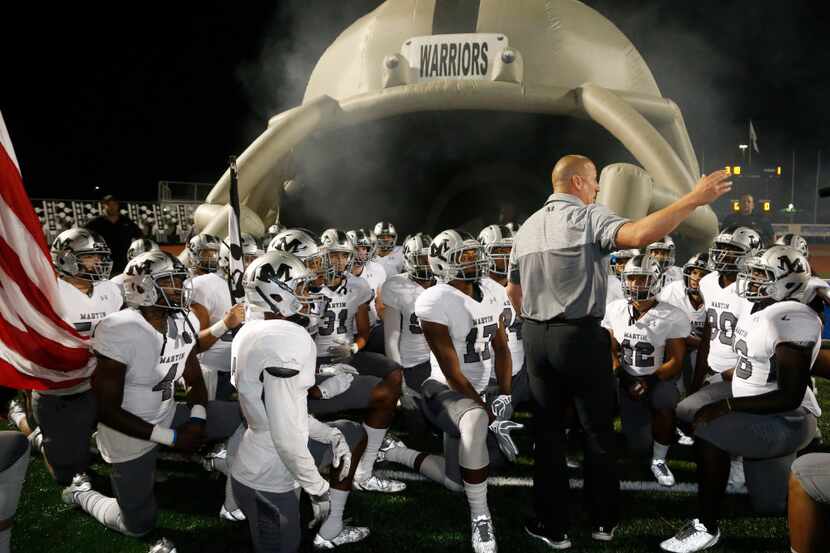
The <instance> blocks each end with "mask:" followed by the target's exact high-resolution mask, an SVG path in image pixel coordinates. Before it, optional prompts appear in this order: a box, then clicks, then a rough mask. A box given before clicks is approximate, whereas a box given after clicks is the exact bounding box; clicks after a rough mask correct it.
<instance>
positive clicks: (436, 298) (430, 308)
mask: <svg viewBox="0 0 830 553" xmlns="http://www.w3.org/2000/svg"><path fill="white" fill-rule="evenodd" d="M432 290H433V289H432V288H431V289H430V290H427V291H426V292H424V293H423V294H421V295H420V296H418V299H417V300H416V301H415V315H417V316H418V318H419V319H421V320H422V321H427V322H429V323H438V324H442V325H444V326H450V317H449V315H448V313H447V310H446V309H445V306H444V305H443V303H444V302H442V301H441V299H442V298H441V296H442V295H441V294H430V293H429V292H430V291H432Z"/></svg>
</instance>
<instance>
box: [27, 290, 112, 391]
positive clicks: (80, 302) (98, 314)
mask: <svg viewBox="0 0 830 553" xmlns="http://www.w3.org/2000/svg"><path fill="white" fill-rule="evenodd" d="M58 294H60V298H61V302H60V307H59V308H58V310H59V313H58V314H59V315H60V317H61V318H62V319H63V320H64V321H66V322H67V323H69V324H70V325H72V326H73V327H74V328H75V330H77V331H78V334H80V335H81V336H86V337H89V336H92V332H93V331H94V330H95V326H96V325H97V324H98V323H99V322H100V321H101V320H102V319H103V318H104V317H106V316H107V315H109V314H110V313H115V312H116V311H118V310H119V309H121V305H122V304H123V298H122V296H121V291H120V290H119V289H118V287H117V286H116V285H115V284H113V283H112V282H110V281H108V280H100V281H97V282H93V283H92V292H91V293H90V294H89V295H87V294H84V293H83V292H81V291H80V290H78V289H77V288H75V287H74V286H72V285H71V284H69V283H68V282H66V281H65V280H63V279H62V278H59V279H58ZM94 365H95V358H94V357H93V358H91V359H90V360H89V362H88V363H87V367H88V368H92V367H93V366H94ZM90 387H91V386H90V383H89V380H84V381H83V382H81V383H79V384H76V385H75V386H72V387H70V388H64V389H59V390H41V391H39V392H38V393H39V394H44V395H53V396H63V395H71V394H78V393H81V392H85V391H87V390H89V389H90Z"/></svg>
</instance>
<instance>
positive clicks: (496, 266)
mask: <svg viewBox="0 0 830 553" xmlns="http://www.w3.org/2000/svg"><path fill="white" fill-rule="evenodd" d="M478 239H479V241H480V242H481V244H482V245H483V246H484V253H485V255H486V256H487V260H488V267H487V270H488V273H487V278H483V279H482V280H481V284H482V286H496V285H498V286H501V287H502V288H504V289H506V287H507V271H508V266H509V265H510V252H511V251H512V250H513V231H512V230H510V229H509V228H507V227H506V226H500V225H490V226H488V227H485V228H484V229H483V230H482V231H481V232H480V233H479V235H478ZM494 293H498V292H497V291H496V292H494ZM505 294H506V292H505ZM502 317H503V318H504V326H505V328H506V329H507V344H508V347H509V348H510V357H511V362H512V367H513V377H512V380H513V383H512V393H511V396H510V398H509V400H510V401H511V408H515V406H517V405H519V404H521V403H525V402H527V401H529V400H530V385H529V384H528V380H527V371H525V370H524V368H525V350H524V344H523V343H522V319H521V317H519V316H518V315H517V314H516V310H515V309H514V308H513V304H512V303H510V300H509V299H508V300H507V302H506V303H505V304H504V309H503V311H502ZM490 362H491V361H488V363H490ZM492 376H493V375H492V374H491V381H492V380H493V378H492ZM497 391H498V388H497V387H496V389H495V390H491V392H492V393H491V394H488V395H491V396H495V395H497V394H496V392H497Z"/></svg>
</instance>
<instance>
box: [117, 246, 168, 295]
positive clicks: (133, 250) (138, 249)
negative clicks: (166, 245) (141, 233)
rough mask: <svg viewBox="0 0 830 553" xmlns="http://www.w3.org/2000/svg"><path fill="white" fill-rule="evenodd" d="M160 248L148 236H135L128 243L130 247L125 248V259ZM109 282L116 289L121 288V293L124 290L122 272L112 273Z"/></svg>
mask: <svg viewBox="0 0 830 553" xmlns="http://www.w3.org/2000/svg"><path fill="white" fill-rule="evenodd" d="M160 250H161V248H160V247H159V245H158V244H157V243H156V242H155V241H153V240H150V239H149V238H136V239H135V240H133V241H132V242H131V243H130V247H129V248H127V261H129V260H131V259H132V258H134V257H135V256H137V255H139V254H142V253H145V252H157V251H160ZM110 282H112V283H113V284H115V285H116V286H118V289H119V290H121V292H122V294H123V292H124V273H121V274H118V275H114V276H113V277H112V278H110Z"/></svg>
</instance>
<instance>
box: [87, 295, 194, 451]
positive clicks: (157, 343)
mask: <svg viewBox="0 0 830 553" xmlns="http://www.w3.org/2000/svg"><path fill="white" fill-rule="evenodd" d="M190 323H191V325H192V328H191V326H190V325H188V324H187V322H186V321H185V319H184V315H182V314H181V313H176V314H174V315H171V316H170V317H169V318H168V319H167V335H166V336H163V335H162V334H161V333H159V332H158V331H157V330H156V329H155V328H153V327H152V326H151V325H150V323H148V322H147V320H146V319H145V318H144V316H143V315H142V314H141V313H140V312H139V311H138V310H136V309H124V310H122V311H118V312H116V313H113V314H112V315H110V316H108V317H106V318H105V319H104V320H102V321H101V322H100V323H98V326H97V327H95V334H94V335H93V338H92V342H93V346H94V348H95V351H96V352H98V353H100V354H101V355H104V356H106V357H109V358H110V359H113V360H115V361H118V362H119V363H123V364H124V365H126V366H127V369H126V373H125V375H124V396H123V399H122V401H121V408H122V409H124V410H125V411H128V412H130V413H132V414H133V415H135V416H137V417H139V418H141V419H143V420H144V421H145V422H147V423H149V424H152V425H156V424H160V425H163V426H167V427H169V426H170V425H171V424H172V422H173V416H174V415H175V414H176V400H175V398H174V397H173V383H174V382H175V381H176V380H178V379H179V378H181V377H182V374H183V373H184V369H185V365H186V363H187V358H188V356H189V355H190V351H191V350H192V349H193V348H194V347H195V346H196V340H197V336H195V335H194V334H193V331H194V330H195V331H196V332H198V331H199V320H198V319H197V318H196V316H195V315H193V314H192V313H191V314H190ZM97 436H98V449H100V450H101V456H102V457H103V458H104V460H106V461H107V462H109V463H123V462H125V461H130V460H132V459H136V458H138V457H140V456H141V455H144V454H145V453H146V452H148V451H150V450H151V449H153V448H154V447H155V446H156V444H155V443H153V442H150V441H147V440H141V439H139V438H134V437H132V436H127V435H126V434H122V433H121V432H119V431H117V430H114V429H112V428H110V427H108V426H106V425H104V424H102V423H99V424H98V434H97Z"/></svg>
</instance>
